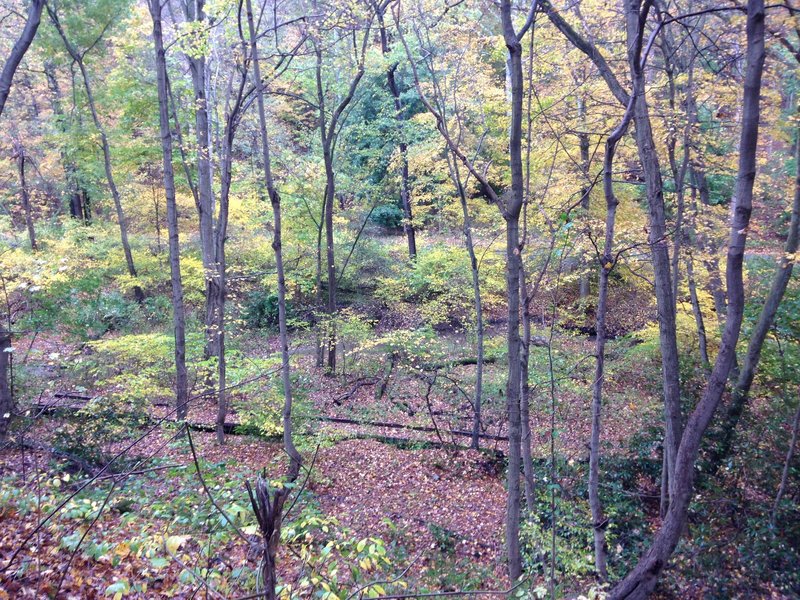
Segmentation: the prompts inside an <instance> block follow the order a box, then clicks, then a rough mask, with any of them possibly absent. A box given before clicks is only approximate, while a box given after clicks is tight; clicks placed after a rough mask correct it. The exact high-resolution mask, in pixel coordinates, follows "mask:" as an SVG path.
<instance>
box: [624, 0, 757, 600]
mask: <svg viewBox="0 0 800 600" xmlns="http://www.w3.org/2000/svg"><path fill="white" fill-rule="evenodd" d="M764 18H765V15H764V2H763V0H751V1H750V2H749V3H748V6H747V51H746V55H747V69H746V74H745V82H744V98H743V109H742V110H743V112H742V114H743V119H742V132H741V139H740V143H739V167H738V177H737V182H736V191H735V196H734V212H733V215H732V217H731V229H730V235H729V242H728V253H727V260H726V269H725V272H726V278H727V289H728V299H729V300H728V314H727V319H726V322H725V329H724V331H723V334H722V341H721V343H720V348H719V352H718V354H717V359H716V362H715V364H714V368H713V370H712V372H711V374H710V376H709V380H708V383H707V385H706V388H705V390H704V392H703V396H702V398H701V399H700V401H699V402H698V403H697V405H696V407H695V409H694V410H693V411H692V413H691V415H690V416H689V419H688V421H687V423H686V428H685V430H684V432H683V436H682V438H681V443H680V446H679V447H678V452H677V455H676V457H675V470H674V471H673V477H672V491H673V494H672V498H671V501H670V505H669V510H668V511H667V515H666V517H665V519H664V521H663V522H662V525H661V527H660V529H659V530H658V532H657V533H656V535H655V538H654V539H653V542H652V544H651V545H650V548H649V549H648V550H647V551H646V552H645V553H644V554H643V555H642V557H641V558H640V559H639V562H638V564H637V565H636V567H634V569H633V570H631V572H630V573H628V575H627V576H626V577H625V578H624V579H623V580H622V581H620V582H619V583H618V584H617V585H615V586H614V587H613V588H612V589H611V591H610V593H609V596H608V597H609V599H610V600H622V599H626V600H633V599H636V600H639V599H644V598H647V597H648V596H649V595H650V594H651V593H652V591H653V589H654V588H655V586H656V583H657V581H658V578H659V576H660V574H661V572H662V571H663V569H664V567H665V566H666V564H667V561H668V560H669V557H670V556H671V555H672V552H673V551H674V550H675V547H676V546H677V544H678V541H679V540H680V537H681V535H682V534H683V531H684V529H685V525H686V519H687V514H688V508H689V502H690V500H691V497H692V493H693V488H694V486H693V483H694V471H695V463H696V460H697V453H698V450H699V447H700V442H701V440H702V438H703V434H704V433H705V431H706V430H707V428H708V425H709V423H710V422H711V419H712V417H713V416H714V412H715V410H716V408H717V406H718V405H719V402H720V400H721V398H722V394H723V392H724V391H725V387H726V384H727V381H728V373H729V372H730V369H731V365H732V364H733V359H734V355H735V351H736V343H737V341H738V339H739V332H740V330H741V325H742V318H743V313H744V281H743V273H742V271H743V269H742V266H743V262H744V250H745V244H746V241H747V228H748V226H749V223H750V214H751V212H752V206H753V182H754V180H755V174H756V151H757V145H758V126H759V117H760V93H761V75H762V72H763V68H764V57H765V50H764Z"/></svg>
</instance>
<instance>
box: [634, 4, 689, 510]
mask: <svg viewBox="0 0 800 600" xmlns="http://www.w3.org/2000/svg"><path fill="white" fill-rule="evenodd" d="M625 5H626V11H625V12H626V26H627V36H628V62H629V65H630V71H631V80H632V82H633V87H634V89H638V90H642V92H641V94H642V95H640V96H638V97H637V98H636V100H635V102H634V109H633V110H634V112H633V119H634V123H635V128H636V146H637V148H638V151H639V160H640V162H641V165H642V170H643V171H644V178H645V187H646V191H647V204H648V209H649V225H650V227H649V229H650V231H649V242H650V251H651V260H652V264H653V275H654V279H655V288H656V290H655V291H656V305H657V309H658V329H659V347H660V349H661V370H662V381H663V390H664V420H665V446H666V449H667V467H668V468H667V471H668V473H667V477H668V479H669V480H670V481H672V479H673V478H672V476H671V475H672V472H673V471H674V465H675V456H676V454H677V451H678V444H679V443H680V437H681V427H682V425H681V399H680V384H679V381H678V374H679V369H678V341H677V332H676V328H675V298H674V297H673V295H672V274H671V264H670V257H669V239H668V237H667V225H666V214H665V208H664V191H663V189H664V186H663V181H662V179H661V167H660V165H659V160H658V154H657V153H656V148H655V143H654V141H653V131H652V128H651V126H650V114H649V109H648V106H647V101H646V98H645V96H644V89H645V87H644V70H643V68H642V65H641V64H640V63H639V55H640V53H641V42H642V36H643V32H642V31H641V30H640V27H642V26H643V23H642V19H641V15H640V10H639V9H640V6H641V0H625ZM647 7H649V4H648V5H647ZM637 40H638V42H637ZM637 48H638V50H637ZM671 488H672V485H671V484H670V496H672V492H671Z"/></svg>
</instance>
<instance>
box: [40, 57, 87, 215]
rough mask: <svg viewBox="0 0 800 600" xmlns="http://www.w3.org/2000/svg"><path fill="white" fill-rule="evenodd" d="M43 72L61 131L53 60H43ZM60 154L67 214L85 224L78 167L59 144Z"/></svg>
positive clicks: (62, 116)
mask: <svg viewBox="0 0 800 600" xmlns="http://www.w3.org/2000/svg"><path fill="white" fill-rule="evenodd" d="M44 73H45V77H46V79H47V85H48V87H49V88H50V92H51V94H52V95H51V106H52V108H53V114H54V115H55V116H56V117H57V122H58V129H59V131H60V132H61V133H64V132H65V131H66V126H65V124H64V119H65V115H64V108H63V106H62V104H61V102H62V96H61V88H60V86H59V85H58V77H57V76H56V71H55V66H54V64H53V61H51V60H46V61H44ZM59 153H60V155H61V164H62V165H63V166H64V174H65V175H66V189H67V196H68V198H69V214H70V216H71V217H72V218H73V219H77V220H79V221H82V222H83V223H84V224H85V225H86V224H88V223H89V220H90V218H89V215H88V206H84V199H85V198H86V194H85V192H84V190H83V189H82V188H81V186H80V184H79V182H78V175H77V171H78V168H77V166H76V165H75V162H74V161H73V160H72V159H71V158H70V157H69V155H68V153H67V152H66V148H65V147H64V146H63V145H61V146H60V148H59Z"/></svg>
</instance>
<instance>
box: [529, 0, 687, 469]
mask: <svg viewBox="0 0 800 600" xmlns="http://www.w3.org/2000/svg"><path fill="white" fill-rule="evenodd" d="M651 4H652V2H651V0H645V10H643V11H642V13H640V10H639V9H640V5H641V0H625V3H624V6H625V13H626V28H627V37H628V44H627V48H628V63H629V67H630V72H631V81H632V82H633V87H634V88H635V89H641V90H644V71H643V65H641V64H640V63H639V62H638V61H639V59H638V58H637V56H638V55H639V53H641V50H642V45H643V37H642V34H643V31H642V27H643V26H644V21H645V20H646V19H644V18H642V17H646V16H647V13H648V12H649V9H650V7H651ZM539 6H540V7H541V8H542V10H543V11H544V12H545V13H546V14H547V17H548V18H549V19H550V21H551V22H552V23H553V25H555V26H556V27H557V28H558V29H559V31H561V32H562V34H564V36H565V37H566V38H567V39H568V40H569V41H570V42H571V43H572V44H573V45H574V46H575V47H576V48H577V49H579V50H580V51H581V52H583V53H584V54H586V55H587V56H588V57H589V58H590V59H591V60H592V62H593V63H594V65H595V66H596V67H597V70H598V72H599V73H600V76H601V77H602V78H603V79H604V80H605V82H606V84H607V85H608V88H609V90H610V91H611V93H612V94H613V95H614V97H615V98H616V99H617V100H618V101H619V102H620V103H621V104H623V105H625V106H627V104H628V101H629V100H630V96H629V94H628V93H627V92H626V91H625V89H624V88H623V86H622V85H621V84H620V82H619V80H618V79H617V77H616V75H615V74H614V71H613V70H612V69H611V67H610V66H609V64H608V62H607V61H606V60H605V58H604V57H603V55H602V53H601V52H600V51H599V50H598V49H597V48H596V47H595V46H594V44H592V43H591V42H589V41H587V40H586V39H584V38H583V37H582V36H581V35H580V34H579V33H578V32H577V31H576V30H575V29H573V28H572V26H571V25H570V24H569V23H567V22H566V21H565V20H564V19H563V18H562V17H561V15H560V14H559V13H558V11H556V10H555V9H554V8H553V6H552V4H551V3H550V2H549V0H539ZM633 120H634V123H635V129H636V145H637V148H638V151H639V160H640V162H641V164H642V169H643V171H644V176H645V187H646V190H647V202H648V207H649V213H650V214H649V221H650V230H649V240H650V247H651V254H652V263H653V271H654V274H655V284H656V304H657V308H658V323H659V346H660V349H661V367H662V377H663V388H664V416H665V422H666V427H665V429H666V435H665V438H666V440H665V445H666V447H667V464H668V466H669V468H668V470H669V471H671V470H672V465H674V463H675V455H676V452H677V448H678V443H679V441H680V436H681V410H680V408H681V407H680V385H679V380H678V377H679V373H678V344H677V336H676V331H675V299H674V297H673V295H672V276H671V264H670V258H669V248H668V239H667V229H666V215H665V209H664V193H663V182H662V180H661V168H660V165H659V160H658V155H657V153H656V149H655V143H654V142H653V131H652V128H651V125H650V115H649V110H648V107H647V102H646V100H645V97H644V95H642V96H640V97H638V98H637V99H636V102H635V104H634V113H633ZM670 479H671V478H670Z"/></svg>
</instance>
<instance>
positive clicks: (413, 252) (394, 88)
mask: <svg viewBox="0 0 800 600" xmlns="http://www.w3.org/2000/svg"><path fill="white" fill-rule="evenodd" d="M377 10H378V23H379V24H380V30H381V31H380V33H381V52H382V53H383V55H384V56H386V55H387V54H389V52H390V50H391V48H390V46H389V33H388V31H387V30H386V26H385V24H384V21H383V16H384V11H385V10H386V7H385V5H384V4H380V5H378V7H377ZM396 71H397V63H396V62H395V63H393V64H391V65H389V68H388V69H387V70H386V81H387V85H388V87H389V91H390V92H391V94H392V98H393V99H394V110H395V120H396V121H397V128H398V132H399V135H400V136H401V141H400V143H399V144H398V149H399V150H400V201H401V203H402V205H403V232H404V233H405V234H406V239H407V240H408V258H409V260H414V259H415V258H416V257H417V237H416V231H415V230H414V220H413V218H414V217H413V214H412V212H411V194H410V191H409V187H408V144H406V142H405V141H403V140H402V138H403V136H404V135H405V131H404V128H403V122H404V121H405V117H404V113H403V102H402V100H401V99H400V88H399V87H398V85H397V78H396V77H395V72H396Z"/></svg>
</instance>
